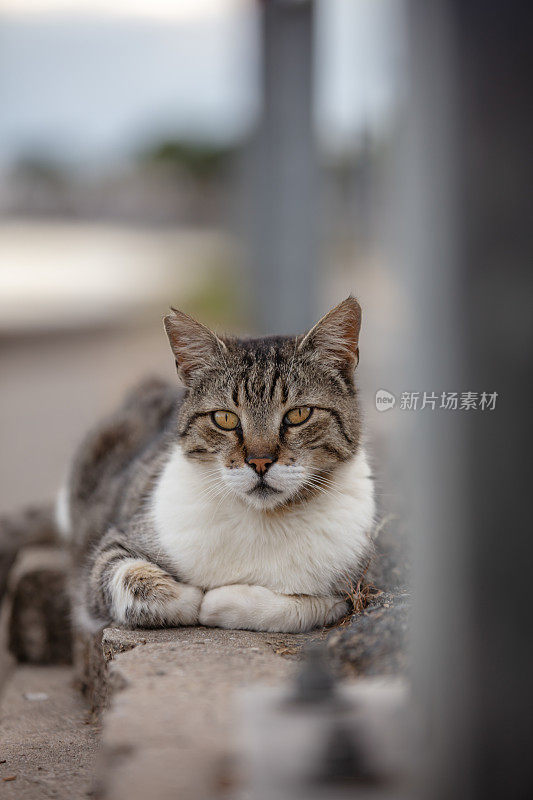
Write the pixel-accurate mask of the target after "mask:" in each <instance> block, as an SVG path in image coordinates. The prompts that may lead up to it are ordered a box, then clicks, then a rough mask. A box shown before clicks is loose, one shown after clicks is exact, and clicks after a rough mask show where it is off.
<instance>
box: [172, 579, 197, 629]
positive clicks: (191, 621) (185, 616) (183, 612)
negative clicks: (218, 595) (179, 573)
mask: <svg viewBox="0 0 533 800" xmlns="http://www.w3.org/2000/svg"><path fill="white" fill-rule="evenodd" d="M178 586H179V593H178V598H177V601H176V622H177V623H178V624H179V625H196V624H197V623H198V615H199V613H200V607H201V605H202V600H203V599H204V593H203V592H202V590H201V589H198V587H197V586H189V584H187V583H179V584H178Z"/></svg>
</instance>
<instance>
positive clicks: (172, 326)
mask: <svg viewBox="0 0 533 800" xmlns="http://www.w3.org/2000/svg"><path fill="white" fill-rule="evenodd" d="M164 325H165V330H166V332H167V336H168V340H169V342H170V347H171V349H172V352H173V353H174V358H175V359H176V368H177V370H178V375H179V377H180V378H181V379H182V381H183V382H184V383H185V384H187V383H188V381H189V380H190V378H191V375H192V374H193V373H194V372H195V371H196V370H200V369H205V368H206V367H209V366H212V365H214V364H216V363H218V362H220V357H221V355H222V354H223V352H224V350H225V349H226V345H225V344H224V342H223V341H222V339H219V338H218V336H216V335H215V334H214V333H213V331H210V330H209V328H206V326H205V325H202V324H201V323H200V322H197V321H196V320H195V319H193V318H192V317H189V315H188V314H184V312H183V311H178V310H177V309H175V308H172V309H171V313H170V314H168V315H167V316H166V317H165V318H164Z"/></svg>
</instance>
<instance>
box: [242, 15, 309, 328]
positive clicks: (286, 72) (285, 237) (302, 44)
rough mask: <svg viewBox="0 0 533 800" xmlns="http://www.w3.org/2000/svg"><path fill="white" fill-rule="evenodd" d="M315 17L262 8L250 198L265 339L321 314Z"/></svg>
mask: <svg viewBox="0 0 533 800" xmlns="http://www.w3.org/2000/svg"><path fill="white" fill-rule="evenodd" d="M313 12H314V8H313V2H311V0H303V1H300V2H297V1H296V0H268V2H263V3H261V14H262V20H261V22H262V29H261V30H262V47H263V64H262V66H263V73H262V74H263V112H262V117H261V120H260V124H259V131H258V134H257V138H256V141H255V142H254V146H253V148H252V153H251V154H250V161H251V163H250V165H249V170H250V176H249V180H250V184H249V185H250V190H249V194H250V198H251V208H252V211H253V215H250V216H251V217H252V218H251V223H250V224H251V225H252V237H251V239H252V248H251V250H252V252H251V260H252V270H253V290H254V298H253V300H254V303H255V309H256V315H255V320H254V323H255V325H256V327H257V328H258V330H259V331H260V332H264V333H290V332H297V331H303V330H305V328H306V327H307V326H309V325H311V324H312V323H313V322H314V321H315V317H316V313H317V310H318V309H317V305H318V303H317V298H316V293H317V286H316V283H317V280H316V272H317V260H318V259H317V245H318V237H317V204H318V203H317V193H318V178H317V168H316V157H315V146H314V136H313V125H312V107H313V102H312V72H313V64H312V41H313V17H314V13H313Z"/></svg>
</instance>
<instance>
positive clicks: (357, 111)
mask: <svg viewBox="0 0 533 800" xmlns="http://www.w3.org/2000/svg"><path fill="white" fill-rule="evenodd" d="M398 5H399V4H398V2H395V0H318V2H317V6H318V9H317V12H318V26H317V31H318V33H317V48H316V60H317V73H316V78H317V81H316V89H317V95H316V103H315V106H316V109H315V111H316V119H317V131H318V133H319V135H320V139H321V141H322V142H323V143H324V144H325V146H326V147H330V148H331V149H338V150H341V151H342V150H343V149H345V148H346V146H347V145H348V143H353V142H354V141H355V140H357V137H359V136H360V135H361V132H362V130H363V129H364V128H370V129H371V130H374V129H380V128H383V127H384V126H386V125H387V123H388V120H389V117H390V113H391V110H392V108H393V106H394V98H395V96H396V93H397V91H398V87H397V85H396V79H395V76H396V75H397V74H398V69H397V59H398V53H397V44H396V42H397V39H398V37H397V36H396V35H395V33H396V31H395V28H396V26H397V18H398V15H397V9H398ZM258 75H259V24H258V15H257V5H256V4H255V3H254V2H253V0H112V2H109V0H0V105H1V108H2V121H1V123H0V125H1V128H0V165H3V166H9V164H11V163H13V162H14V161H16V160H17V159H20V158H23V157H26V156H28V155H31V156H38V157H45V158H50V159H52V160H56V161H59V162H66V163H71V164H72V165H76V166H77V167H80V166H82V167H86V168H88V169H94V168H96V167H98V168H100V169H102V168H103V169H105V167H106V165H107V164H108V163H113V162H116V161H121V160H127V159H128V157H130V156H131V155H133V154H135V152H138V151H139V150H140V149H142V148H143V147H145V146H147V145H148V146H149V145H150V144H152V143H157V142H158V141H160V140H161V139H163V138H166V137H181V138H185V139H191V140H204V141H209V142H213V143H221V144H224V143H232V142H235V141H238V140H239V139H240V138H241V137H242V136H243V135H246V133H247V132H248V131H249V130H250V129H251V128H252V126H253V123H254V120H255V119H256V118H257V113H258V109H259V103H260V96H259V78H258Z"/></svg>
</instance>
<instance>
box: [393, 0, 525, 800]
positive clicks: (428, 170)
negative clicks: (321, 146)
mask: <svg viewBox="0 0 533 800" xmlns="http://www.w3.org/2000/svg"><path fill="white" fill-rule="evenodd" d="M407 6H408V30H409V62H410V75H411V82H412V101H411V108H410V113H409V118H410V120H411V130H410V132H409V136H408V137H407V138H408V142H409V145H408V147H407V156H406V165H407V171H406V174H407V175H408V179H407V181H406V185H407V186H408V190H409V191H408V194H407V196H405V195H404V198H403V201H404V203H405V202H406V200H407V201H408V203H407V205H408V208H409V211H408V217H407V226H406V227H407V231H408V243H409V248H408V252H409V261H410V264H411V277H412V286H411V290H412V294H413V299H414V302H413V307H414V308H416V309H418V310H417V312H416V319H415V323H416V324H415V331H416V333H415V336H414V338H413V343H412V344H413V348H412V355H413V362H415V361H416V364H417V367H416V372H415V371H413V381H412V382H413V386H412V388H413V389H417V388H419V389H421V390H424V389H426V390H434V391H441V390H450V391H451V390H456V389H459V390H464V391H474V392H482V391H486V392H493V391H496V392H498V398H497V402H496V409H495V410H494V411H487V410H485V411H462V412H459V411H457V412H444V411H443V412H439V413H435V414H433V413H432V412H429V413H426V414H425V415H424V414H423V413H422V412H421V413H420V416H419V417H418V418H417V435H416V436H415V437H414V439H413V442H412V447H411V449H410V453H411V463H410V468H411V473H412V475H413V488H414V490H415V492H416V505H417V509H418V511H417V515H416V519H415V527H416V529H417V534H418V539H417V547H416V551H417V552H418V553H419V554H420V556H419V559H418V563H417V569H416V574H417V580H416V595H417V602H416V610H415V611H416V616H415V643H416V646H415V651H414V652H415V661H416V665H417V666H416V687H417V691H418V699H419V701H420V702H421V704H422V707H423V710H424V714H423V716H424V719H425V723H426V726H425V728H424V742H425V743H426V744H427V745H428V751H427V753H426V754H425V755H426V756H428V759H427V766H428V770H427V772H426V774H425V775H424V776H423V779H422V786H421V796H423V797H424V798H443V800H444V798H450V797H453V798H455V800H461V798H467V797H468V798H492V797H505V798H506V799H507V798H522V797H526V796H529V793H530V792H531V789H532V787H533V760H532V758H531V749H532V746H533V741H532V738H533V737H532V726H531V713H532V681H533V678H532V676H533V662H532V649H533V647H532V645H533V642H532V637H531V622H530V619H531V608H530V606H531V597H530V595H531V588H530V587H531V564H532V550H533V545H532V543H533V538H532V535H531V486H532V470H531V458H532V457H531V452H532V445H533V442H532V438H533V437H532V425H531V408H532V404H531V392H532V388H533V387H532V381H531V377H530V374H531V367H530V364H531V354H532V350H533V315H532V313H531V301H532V297H533V292H532V290H533V270H532V264H533V224H532V215H531V208H532V206H531V192H532V186H533V169H532V158H531V147H532V144H531V143H532V142H533V111H532V104H531V74H533V48H532V46H531V42H532V36H531V34H532V31H531V10H530V8H529V6H528V4H527V3H522V2H517V0H511V2H508V3H506V4H502V3H496V2H492V1H491V0H489V1H488V2H487V1H486V0H485V2H480V1H479V0H438V1H437V2H434V3H419V2H415V0H410V2H408V4H407ZM423 755H424V753H423V752H420V749H419V751H418V756H419V758H421V757H422V756H423Z"/></svg>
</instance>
